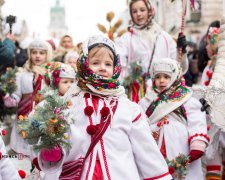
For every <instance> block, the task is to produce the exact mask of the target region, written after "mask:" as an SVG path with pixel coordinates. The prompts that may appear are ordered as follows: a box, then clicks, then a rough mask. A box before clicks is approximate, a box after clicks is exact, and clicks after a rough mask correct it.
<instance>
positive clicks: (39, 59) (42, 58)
mask: <svg viewBox="0 0 225 180" xmlns="http://www.w3.org/2000/svg"><path fill="white" fill-rule="evenodd" d="M30 53H31V62H32V63H33V64H34V65H36V66H40V65H42V64H44V63H45V62H46V61H47V51H46V50H40V49H31V52H30Z"/></svg>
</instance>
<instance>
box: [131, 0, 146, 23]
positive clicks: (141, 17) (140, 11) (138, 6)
mask: <svg viewBox="0 0 225 180" xmlns="http://www.w3.org/2000/svg"><path fill="white" fill-rule="evenodd" d="M131 14H132V17H133V21H134V23H135V24H137V25H140V26H141V25H145V23H146V22H147V20H148V8H147V6H146V4H145V3H144V1H143V0H140V1H137V2H135V3H133V4H132V7H131Z"/></svg>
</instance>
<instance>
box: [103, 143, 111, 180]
mask: <svg viewBox="0 0 225 180" xmlns="http://www.w3.org/2000/svg"><path fill="white" fill-rule="evenodd" d="M100 144H101V148H102V155H103V159H104V163H105V170H106V174H107V177H108V179H109V180H110V179H111V177H110V174H109V167H108V163H107V159H106V154H105V148H104V144H103V140H102V139H100Z"/></svg>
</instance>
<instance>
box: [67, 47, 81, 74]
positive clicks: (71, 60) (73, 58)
mask: <svg viewBox="0 0 225 180" xmlns="http://www.w3.org/2000/svg"><path fill="white" fill-rule="evenodd" d="M78 58H79V55H78V53H77V52H75V51H72V52H68V53H67V54H66V56H65V64H69V65H71V66H72V67H73V68H74V69H75V71H77V66H76V64H77V59H78Z"/></svg>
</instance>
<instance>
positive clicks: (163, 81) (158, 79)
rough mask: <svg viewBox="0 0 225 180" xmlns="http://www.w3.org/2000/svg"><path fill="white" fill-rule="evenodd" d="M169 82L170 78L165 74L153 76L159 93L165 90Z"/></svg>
mask: <svg viewBox="0 0 225 180" xmlns="http://www.w3.org/2000/svg"><path fill="white" fill-rule="evenodd" d="M170 81H171V77H170V76H169V75H167V74H164V73H159V74H156V75H155V85H156V87H157V89H158V90H159V91H160V92H162V91H163V90H165V89H166V87H167V85H168V84H169V83H170Z"/></svg>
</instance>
